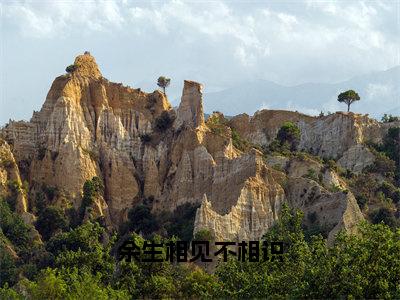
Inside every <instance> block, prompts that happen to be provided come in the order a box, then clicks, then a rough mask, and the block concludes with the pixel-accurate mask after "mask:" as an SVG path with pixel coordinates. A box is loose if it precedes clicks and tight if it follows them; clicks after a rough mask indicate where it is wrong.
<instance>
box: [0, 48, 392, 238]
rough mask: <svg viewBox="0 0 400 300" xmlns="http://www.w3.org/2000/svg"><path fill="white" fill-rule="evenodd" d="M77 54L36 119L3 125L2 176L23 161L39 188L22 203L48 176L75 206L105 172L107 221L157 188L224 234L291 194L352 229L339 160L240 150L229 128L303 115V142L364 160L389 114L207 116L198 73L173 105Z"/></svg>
mask: <svg viewBox="0 0 400 300" xmlns="http://www.w3.org/2000/svg"><path fill="white" fill-rule="evenodd" d="M74 65H75V66H76V70H75V71H73V72H72V73H71V74H66V75H61V76H59V77H57V78H56V79H55V80H54V82H53V84H52V86H51V88H50V91H49V92H48V94H47V97H46V100H45V102H44V104H43V106H42V108H41V110H40V111H39V112H34V114H33V116H32V119H31V120H30V121H29V122H24V121H19V122H14V121H11V122H10V123H9V124H7V125H6V126H5V127H4V128H3V129H2V131H1V135H2V136H3V137H4V139H5V140H6V141H7V143H8V144H9V145H10V146H11V149H12V153H11V152H10V149H9V148H8V144H6V143H3V144H4V145H3V146H2V148H1V149H3V148H4V152H5V153H7V155H11V157H12V159H11V160H10V161H11V167H10V169H7V170H6V169H2V171H1V172H2V173H0V174H1V180H2V182H3V181H5V180H8V178H9V177H10V178H13V179H12V180H17V181H18V180H19V182H20V181H21V179H20V178H19V177H18V176H20V175H19V172H18V170H17V164H18V166H19V167H20V168H19V169H20V174H21V177H23V179H24V180H26V181H27V182H28V183H29V195H30V197H28V198H27V197H26V195H24V194H21V196H20V198H19V200H18V201H17V203H18V210H19V211H21V212H28V211H29V207H34V206H35V203H34V197H33V195H34V193H35V191H38V190H40V189H41V188H43V187H44V186H45V187H52V188H54V189H55V190H56V191H57V193H56V198H57V199H55V200H54V201H53V202H54V203H57V205H60V206H62V205H65V203H67V205H69V206H72V207H74V208H75V209H78V208H79V207H81V205H82V186H83V184H84V183H85V181H87V180H90V179H91V178H93V177H95V176H96V177H99V178H100V179H101V181H102V182H103V184H104V194H103V195H101V196H100V197H97V198H96V199H95V201H94V203H93V204H92V207H91V211H92V215H94V216H95V217H99V216H102V217H104V219H105V222H106V223H107V226H108V227H109V228H112V227H114V228H115V227H117V226H119V225H121V224H122V223H123V222H124V221H126V220H127V213H128V210H129V209H131V208H132V207H134V206H135V205H137V204H138V203H142V202H143V201H144V200H146V201H150V200H151V203H152V210H153V211H154V212H163V211H173V210H174V209H175V208H176V207H178V206H179V205H182V204H185V203H195V204H198V205H200V208H199V209H198V211H197V214H196V220H195V232H196V231H198V230H200V229H202V228H208V229H210V230H211V231H212V232H213V234H214V235H215V237H217V239H219V240H224V239H227V240H241V239H258V238H260V237H261V236H262V235H263V234H264V233H265V232H266V231H267V229H268V228H269V227H270V226H271V225H272V224H273V223H274V222H275V221H276V219H277V217H278V214H279V211H280V209H281V206H282V204H283V203H289V204H290V205H291V206H292V207H296V208H300V209H302V210H303V211H304V212H305V213H306V214H313V213H316V214H317V215H318V217H317V219H316V220H314V222H317V223H319V224H321V226H322V225H324V226H326V227H327V228H328V229H327V230H328V232H329V236H330V237H332V236H333V234H334V233H335V232H337V231H338V230H339V229H341V228H345V229H347V230H353V229H354V226H355V224H356V223H357V222H358V221H359V220H361V219H362V218H363V216H362V214H361V212H360V209H359V208H358V206H357V203H356V201H355V199H354V197H353V196H352V194H351V193H349V192H347V193H344V192H340V191H339V192H334V191H329V189H330V188H331V187H332V186H338V187H340V188H341V189H343V190H344V189H345V188H346V187H345V186H344V184H343V182H342V181H341V180H340V178H339V176H338V175H337V174H336V173H335V172H332V171H330V170H324V169H323V168H322V166H321V164H320V163H318V162H315V161H306V162H304V161H301V160H296V159H293V158H291V159H288V158H284V157H273V156H271V157H267V158H265V157H263V155H262V153H261V152H259V151H258V150H256V149H250V150H246V151H241V150H239V149H237V148H236V147H235V146H234V144H233V142H232V134H233V132H232V130H236V131H237V132H238V133H239V134H240V135H241V136H242V137H243V138H245V139H247V140H248V141H250V142H251V143H253V144H255V145H259V146H265V145H268V144H269V143H271V141H272V140H273V139H274V138H275V136H276V133H277V131H278V130H279V128H280V126H281V125H282V124H283V122H285V121H294V122H295V123H297V124H298V126H299V127H300V129H301V144H300V147H301V149H304V150H307V151H309V152H311V153H314V154H316V155H319V156H321V157H333V158H336V159H338V163H339V164H340V165H341V166H343V167H344V168H349V169H352V170H353V171H361V170H362V169H363V168H364V167H365V166H367V165H369V164H371V163H372V162H373V159H374V158H373V156H372V154H371V153H370V152H369V150H368V149H366V148H365V147H364V146H363V142H365V141H367V140H371V141H375V142H377V141H380V140H381V139H382V135H383V132H384V131H385V130H387V127H385V126H386V125H383V124H381V123H379V122H376V121H374V120H371V119H369V118H368V117H367V116H361V115H356V114H352V113H336V114H332V115H329V116H326V117H319V118H315V117H310V116H306V115H302V114H299V113H294V112H286V111H269V110H264V111H260V112H257V113H256V114H255V115H254V116H253V117H249V116H247V115H240V116H236V117H234V118H233V119H232V120H230V121H229V123H227V124H215V123H213V120H218V118H219V115H218V114H216V115H214V118H211V119H209V120H208V121H207V122H205V120H204V114H203V106H202V86H201V85H200V84H198V83H196V82H193V81H185V83H184V88H183V92H182V100H181V104H180V106H179V108H178V109H177V111H174V110H173V109H172V108H171V105H170V104H169V102H168V100H167V99H166V97H165V95H164V94H163V93H161V92H159V91H155V92H153V93H144V92H142V91H140V89H133V88H130V87H126V86H123V85H122V84H118V83H112V82H110V81H108V80H107V79H105V78H104V77H102V75H101V72H100V70H99V68H98V66H97V64H96V62H95V59H94V58H93V57H92V56H91V55H90V54H84V55H80V56H78V57H77V58H76V60H75V63H74ZM242 150H243V149H242ZM2 151H3V150H2ZM14 157H15V160H16V162H17V164H16V163H15V161H14ZM276 165H280V168H281V170H276V168H275V167H274V166H276ZM309 169H313V172H315V173H318V174H321V175H320V176H321V182H317V181H315V180H312V179H307V178H304V175H306V174H307V172H308V170H309ZM13 170H14V171H13ZM4 178H5V179H4ZM3 185H4V184H3ZM89 217H90V216H89V214H86V215H85V218H89Z"/></svg>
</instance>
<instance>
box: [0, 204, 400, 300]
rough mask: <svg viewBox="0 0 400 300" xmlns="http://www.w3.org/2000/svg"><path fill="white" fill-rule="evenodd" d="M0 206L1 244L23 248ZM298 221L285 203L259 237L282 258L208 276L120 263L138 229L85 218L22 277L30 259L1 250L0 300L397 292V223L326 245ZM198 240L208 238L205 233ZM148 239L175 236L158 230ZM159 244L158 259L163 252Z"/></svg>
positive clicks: (176, 267) (184, 267)
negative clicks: (125, 230) (117, 229)
mask: <svg viewBox="0 0 400 300" xmlns="http://www.w3.org/2000/svg"><path fill="white" fill-rule="evenodd" d="M0 203H2V205H1V206H0V208H1V213H2V223H1V228H2V230H3V232H5V233H4V234H3V235H2V236H3V238H2V239H3V240H2V247H5V245H6V244H5V243H10V242H12V245H14V247H15V248H16V249H17V248H20V247H23V245H28V244H29V243H30V241H29V237H28V236H27V228H26V227H25V226H26V225H23V223H21V221H19V219H18V217H17V216H16V215H15V214H14V213H12V212H11V211H10V210H9V208H8V207H7V204H6V203H5V202H4V201H2V202H0ZM182 209H183V208H182ZM187 211H189V210H187ZM144 216H145V217H149V214H148V213H145V214H144ZM302 218H303V215H302V213H301V212H298V211H297V212H293V211H290V210H289V209H288V208H287V207H286V206H285V207H284V208H283V210H282V214H281V217H280V221H279V222H278V223H277V224H276V225H275V226H274V227H272V228H271V230H270V231H269V232H268V233H267V234H266V235H265V236H264V237H263V239H264V240H266V241H283V242H285V245H287V246H286V247H285V248H286V251H285V254H284V255H283V261H282V262H280V261H279V260H274V261H271V260H268V261H262V262H257V263H255V262H248V261H246V262H238V261H237V259H234V258H233V257H232V258H231V259H230V260H229V261H228V262H227V263H221V264H220V265H219V266H217V268H216V269H215V272H214V274H208V273H206V272H205V271H204V270H203V269H202V268H200V267H198V266H196V265H195V264H192V263H180V264H171V263H169V262H165V261H164V262H157V263H156V262H142V261H141V262H138V261H132V262H129V263H128V262H126V261H121V262H118V261H117V260H116V258H115V253H116V252H115V251H116V247H118V245H120V244H121V242H122V241H123V240H125V239H127V238H130V239H133V240H134V241H135V243H136V244H137V245H143V243H144V239H143V238H142V237H141V236H140V235H138V234H136V233H129V234H128V235H126V234H125V235H124V236H121V235H118V234H111V235H110V234H109V233H107V232H106V230H105V229H104V228H103V227H102V226H100V225H99V224H98V223H96V222H90V221H88V222H85V223H84V224H82V225H80V226H78V227H76V228H74V229H69V230H66V231H64V232H59V233H57V234H55V235H54V236H52V237H51V238H50V239H49V240H48V241H47V242H45V249H42V251H43V254H42V256H47V257H53V259H48V260H47V261H45V260H41V261H40V263H39V260H37V259H36V260H34V262H35V264H36V265H35V267H36V271H35V272H33V273H32V272H31V273H32V274H33V275H29V274H28V273H29V268H28V264H29V263H28V261H24V260H23V259H22V258H15V257H14V258H13V257H10V255H9V256H8V257H5V253H8V251H2V255H1V260H2V272H1V276H2V281H1V284H2V288H1V289H0V298H2V299H20V298H23V297H22V294H21V291H22V290H23V291H24V294H25V295H26V296H27V297H28V298H29V299H65V298H69V299H84V298H88V299H131V298H155V299H158V298H193V297H194V298H265V297H270V298H342V297H349V298H399V297H400V284H399V282H400V229H399V228H397V229H395V228H392V229H391V228H390V227H388V226H386V225H384V224H376V225H374V224H369V223H363V224H361V225H360V227H359V233H358V235H351V234H345V233H340V234H339V235H338V237H337V239H336V240H335V242H334V243H333V244H332V245H329V246H328V245H327V242H326V240H325V239H324V238H323V237H322V236H320V235H318V236H312V237H311V238H310V239H309V240H307V239H306V238H305V234H304V231H303V229H302V226H301V224H302ZM3 220H4V221H3ZM18 224H19V225H18ZM10 227H15V228H20V229H14V230H19V231H20V232H21V233H20V234H18V236H20V237H22V240H21V241H18V240H15V239H14V240H12V239H11V237H12V236H14V233H12V232H10V230H11V229H10ZM196 238H201V239H207V240H212V236H210V234H209V233H208V232H206V231H204V232H203V231H200V232H199V233H198V236H196ZM152 239H153V240H154V241H156V242H160V241H163V242H164V243H166V242H168V241H173V240H174V238H172V239H171V238H161V237H160V236H157V235H156V236H153V237H152ZM16 245H19V246H18V247H17V246H16ZM162 249H163V250H162V254H160V256H161V257H163V256H165V254H166V253H165V251H166V249H165V248H162ZM18 251H19V252H18V254H19V255H21V252H20V250H18ZM140 255H141V257H142V256H143V255H145V254H144V253H142V254H140ZM21 256H22V255H21ZM30 268H32V266H30ZM10 278H13V280H10ZM15 284H16V285H15ZM13 286H14V287H13Z"/></svg>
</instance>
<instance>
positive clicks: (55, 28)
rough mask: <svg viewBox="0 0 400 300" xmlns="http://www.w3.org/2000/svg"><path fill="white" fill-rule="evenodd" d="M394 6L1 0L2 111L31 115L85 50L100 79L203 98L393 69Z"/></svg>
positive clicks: (399, 23)
mask: <svg viewBox="0 0 400 300" xmlns="http://www.w3.org/2000/svg"><path fill="white" fill-rule="evenodd" d="M399 15H400V2H399V1H397V0H394V1H311V0H310V1H309V0H305V1H300V0H299V1H178V0H176V1H154V2H152V1H48V2H46V1H3V2H2V3H1V61H0V63H1V65H0V68H1V80H0V83H1V112H0V124H4V123H5V122H6V121H7V120H8V119H9V118H12V119H29V118H30V117H31V114H32V110H39V109H40V107H41V105H42V103H43V102H44V100H45V97H46V94H47V91H48V89H49V88H50V85H51V83H52V81H53V79H54V78H55V77H56V76H58V75H60V74H63V73H64V70H65V67H66V66H67V65H69V64H71V63H72V62H73V59H74V57H75V56H76V55H78V54H80V53H83V52H84V51H85V50H89V51H90V52H91V53H92V55H94V56H95V57H96V59H97V62H98V64H99V66H100V69H101V71H102V73H103V75H104V76H105V77H106V78H108V79H109V80H111V81H115V82H122V83H124V84H126V85H130V86H132V87H144V88H145V90H151V89H155V88H156V84H155V81H156V79H157V78H158V76H159V75H166V76H169V77H170V78H171V79H172V81H171V88H170V98H171V101H172V102H173V104H176V99H177V98H178V96H179V91H180V90H181V88H182V81H183V79H191V80H197V81H199V82H202V83H204V84H205V92H212V91H218V90H221V89H224V88H229V87H232V86H234V85H236V84H240V83H243V82H246V81H252V80H258V79H264V80H271V81H274V82H276V83H279V84H282V85H296V84H301V83H305V82H324V83H334V82H338V81H342V80H346V79H348V78H351V77H353V76H357V75H361V74H366V73H369V72H372V71H380V70H386V69H389V68H391V67H394V66H396V65H399V64H400V42H399V39H400V17H399Z"/></svg>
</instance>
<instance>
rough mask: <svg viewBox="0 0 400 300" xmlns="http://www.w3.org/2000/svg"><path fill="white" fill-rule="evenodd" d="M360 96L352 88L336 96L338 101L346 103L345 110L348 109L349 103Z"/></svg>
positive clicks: (357, 99)
mask: <svg viewBox="0 0 400 300" xmlns="http://www.w3.org/2000/svg"><path fill="white" fill-rule="evenodd" d="M359 100H360V96H359V95H358V94H357V93H356V92H355V91H353V90H348V91H346V92H343V93H340V94H339V96H338V101H339V102H344V103H346V104H347V112H349V111H350V105H351V104H352V103H353V102H355V101H359Z"/></svg>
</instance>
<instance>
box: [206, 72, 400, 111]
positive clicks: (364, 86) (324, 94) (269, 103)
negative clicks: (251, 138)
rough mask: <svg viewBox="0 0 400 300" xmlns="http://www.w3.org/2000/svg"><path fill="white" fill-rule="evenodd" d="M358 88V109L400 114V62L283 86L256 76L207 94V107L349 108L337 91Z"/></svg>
mask: <svg viewBox="0 0 400 300" xmlns="http://www.w3.org/2000/svg"><path fill="white" fill-rule="evenodd" d="M348 89H353V90H355V91H357V92H358V94H359V95H360V97H361V101H360V102H358V103H355V104H353V105H352V107H351V109H352V110H353V111H355V112H359V113H365V114H370V115H371V116H373V117H375V118H380V117H381V116H382V115H383V114H384V113H391V114H396V115H400V66H396V67H394V68H391V69H389V70H386V71H382V72H373V73H370V74H366V75H362V76H357V77H354V78H352V79H350V80H347V81H343V82H339V83H335V84H328V83H305V84H301V85H297V86H283V85H279V84H276V83H274V82H271V81H266V80H255V81H251V82H245V83H243V84H240V85H237V86H234V87H232V88H228V89H225V90H222V91H219V92H214V93H206V94H205V95H204V104H205V111H206V112H207V113H210V112H212V111H215V110H217V111H221V112H223V113H224V114H228V115H236V114H240V113H243V112H246V113H248V114H253V113H254V112H255V111H257V110H259V109H262V108H268V109H287V110H297V111H300V112H303V113H307V114H314V115H315V114H319V113H320V112H321V111H323V112H327V111H338V110H345V109H346V107H345V105H342V104H341V103H339V102H338V101H337V95H338V94H339V93H340V92H342V91H345V90H348Z"/></svg>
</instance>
